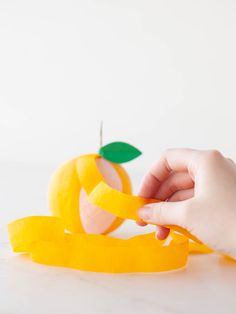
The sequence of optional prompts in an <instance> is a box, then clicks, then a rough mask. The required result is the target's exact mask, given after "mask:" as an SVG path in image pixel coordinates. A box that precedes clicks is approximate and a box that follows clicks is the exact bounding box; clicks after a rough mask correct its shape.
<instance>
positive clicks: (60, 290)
mask: <svg viewBox="0 0 236 314" xmlns="http://www.w3.org/2000/svg"><path fill="white" fill-rule="evenodd" d="M50 172H51V167H50V166H47V167H46V166H44V165H42V166H37V167H36V166H34V165H31V166H29V165H28V166H26V165H17V164H14V165H12V164H2V165H0V191H1V192H0V207H1V216H2V218H1V224H0V239H1V241H0V313H1V314H9V313H14V314H15V313H17V314H21V313H24V314H25V313H27V314H28V313H30V314H31V313H32V314H38V313H39V314H41V313H43V314H47V313H50V314H51V313H57V314H58V313H76V314H77V313H81V314H87V313H88V314H90V313H104V314H107V313H147V314H149V313H186V314H189V313H236V291H235V287H236V263H234V262H232V261H229V260H226V259H225V258H223V257H221V256H219V255H217V254H209V255H192V256H190V257H189V261H188V265H187V267H186V268H184V269H181V270H178V271H172V272H166V273H155V274H154V273H148V274H143V273H142V274H122V275H121V274H101V273H91V272H81V271H78V270H71V269H65V268H59V267H48V266H44V265H39V264H35V263H33V262H31V261H30V260H29V258H28V257H27V256H25V255H17V254H13V253H12V252H11V250H10V247H9V244H8V240H7V236H6V224H7V222H9V221H11V220H12V219H16V218H20V217H23V216H27V215H32V214H41V215H46V214H48V210H47V208H46V197H45V193H46V186H47V181H48V176H49V173H50ZM141 229H142V228H138V227H136V226H135V225H134V224H133V223H131V222H127V223H126V224H125V225H124V226H123V227H121V228H120V230H118V231H116V235H120V236H122V237H124V236H127V235H129V234H130V235H131V234H135V233H138V232H140V230H141ZM142 230H144V232H146V231H147V230H145V229H142Z"/></svg>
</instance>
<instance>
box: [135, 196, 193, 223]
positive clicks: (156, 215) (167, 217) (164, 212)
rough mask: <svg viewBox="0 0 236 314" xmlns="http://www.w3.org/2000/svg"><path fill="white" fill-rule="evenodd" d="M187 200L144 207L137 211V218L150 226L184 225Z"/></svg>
mask: <svg viewBox="0 0 236 314" xmlns="http://www.w3.org/2000/svg"><path fill="white" fill-rule="evenodd" d="M187 207H188V200H186V201H180V202H159V203H153V204H148V205H145V206H144V207H142V208H140V209H139V210H138V215H139V217H140V218H141V219H142V220H143V221H145V222H147V223H150V224H154V225H155V224H157V225H179V226H183V225H185V217H186V211H187Z"/></svg>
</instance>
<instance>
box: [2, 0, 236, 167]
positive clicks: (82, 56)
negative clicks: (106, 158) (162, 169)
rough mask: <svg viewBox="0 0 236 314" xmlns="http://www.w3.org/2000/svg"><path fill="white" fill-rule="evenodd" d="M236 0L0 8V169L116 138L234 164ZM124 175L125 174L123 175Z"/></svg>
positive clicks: (6, 3)
mask: <svg viewBox="0 0 236 314" xmlns="http://www.w3.org/2000/svg"><path fill="white" fill-rule="evenodd" d="M235 33H236V2H235V1H232V0H218V1H216V0H211V1H210V0H208V1H206V0H199V1H189V0H186V1H183V0H181V1H176V0H169V1H164V0H163V1H160V0H159V1H157V0H153V1H151V0H145V1H144V0H142V1H141V0H119V1H108V0H100V1H98V0H93V1H88V0H86V1H78V0H76V1H71V0H67V1H54V0H45V1H43V0H42V1H25V0H21V1H17V0H16V1H13V0H0V45H1V47H0V109H1V110H0V161H8V162H12V161H13V162H18V161H19V162H42V163H43V162H48V163H49V162H50V163H52V162H53V164H57V163H59V162H61V161H63V160H66V159H67V158H70V157H71V156H74V155H77V154H82V153H87V152H94V151H96V150H97V147H98V142H99V139H98V129H99V123H100V120H101V119H103V121H104V125H105V126H104V142H105V143H108V142H110V141H114V140H124V141H128V142H130V143H131V144H133V145H135V146H137V147H138V148H140V149H141V150H142V151H143V152H144V153H145V154H144V155H143V157H142V159H139V161H138V160H137V161H135V162H133V165H134V167H138V168H140V169H141V168H142V169H146V168H148V167H149V165H150V163H152V162H153V161H154V160H155V159H156V158H158V156H159V154H160V153H161V151H162V150H163V149H165V148H167V147H176V146H189V147H196V148H218V149H220V150H222V151H223V152H224V153H225V154H226V155H230V156H231V157H233V158H234V157H236V144H235V134H236V123H235V120H236V119H235V114H236V109H235V108H236V107H235V106H236V92H235V86H236V75H235V73H236V41H235ZM130 167H132V166H130Z"/></svg>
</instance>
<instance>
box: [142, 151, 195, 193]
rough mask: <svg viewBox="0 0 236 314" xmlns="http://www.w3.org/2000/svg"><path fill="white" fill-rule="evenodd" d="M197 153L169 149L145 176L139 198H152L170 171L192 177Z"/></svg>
mask: <svg viewBox="0 0 236 314" xmlns="http://www.w3.org/2000/svg"><path fill="white" fill-rule="evenodd" d="M197 153H198V151H196V150H193V149H170V150H167V151H166V152H164V154H163V155H162V157H161V159H160V160H159V161H158V162H157V163H156V164H154V166H153V167H152V168H151V170H150V171H149V173H148V174H147V175H146V176H145V178H144V180H143V182H142V185H141V189H140V193H139V194H140V196H142V197H154V195H155V194H156V192H157V191H158V189H159V187H160V186H161V184H162V182H163V181H165V180H166V179H167V177H168V176H169V175H170V173H171V172H172V171H178V172H189V174H190V176H192V175H193V174H194V172H195V163H194V160H195V157H196V155H197Z"/></svg>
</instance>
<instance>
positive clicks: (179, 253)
mask: <svg viewBox="0 0 236 314" xmlns="http://www.w3.org/2000/svg"><path fill="white" fill-rule="evenodd" d="M98 157H100V156H99V155H96V154H94V155H85V156H81V157H79V158H76V159H73V160H71V161H69V162H68V163H67V164H65V165H63V166H62V167H61V168H60V169H59V171H57V172H56V173H55V174H54V176H53V178H52V180H51V183H50V188H49V204H50V208H51V211H52V213H53V215H54V217H50V216H30V217H26V218H22V219H19V220H16V221H13V222H12V223H10V224H9V225H8V232H9V238H10V242H11V246H12V249H13V251H14V252H24V253H29V254H30V256H31V258H32V260H33V261H35V262H38V263H41V264H45V265H53V266H64V267H69V268H75V269H80V270H88V271H97V272H114V273H126V272H159V271H167V270H173V269H178V268H181V267H184V266H185V265H186V262H187V257H188V254H189V251H191V249H190V250H189V240H188V238H187V237H186V236H184V235H181V234H176V233H175V232H171V241H170V243H169V244H168V245H166V242H165V241H158V240H156V239H155V237H154V234H153V233H150V234H144V235H139V236H135V237H132V238H129V239H126V240H124V239H118V238H113V237H110V236H107V235H98V234H96V235H94V234H86V233H85V232H84V229H83V226H82V223H81V220H80V213H79V202H78V198H79V193H80V190H81V188H82V187H83V188H84V190H85V191H86V193H87V194H88V198H89V200H90V202H91V203H93V204H95V205H96V206H98V207H100V208H102V209H104V210H106V211H108V212H110V213H112V214H114V215H115V216H117V219H116V220H115V221H114V222H113V224H112V225H111V226H110V227H109V229H107V230H106V232H105V233H108V232H110V231H112V230H114V229H115V228H117V227H118V226H119V225H120V223H122V221H123V220H124V219H134V220H136V219H138V216H137V210H138V208H140V207H142V206H143V205H145V204H148V203H152V202H156V201H157V200H153V199H144V198H141V197H139V196H132V195H130V194H131V185H130V181H129V178H128V175H127V173H126V172H125V171H124V169H123V168H122V167H121V166H119V165H113V166H114V167H115V169H116V171H117V172H118V173H119V175H120V178H121V180H122V184H123V189H122V192H119V191H117V190H114V189H112V188H111V187H109V186H108V185H107V184H106V182H105V180H104V178H103V177H102V175H101V173H100V172H99V170H98V168H97V166H96V158H98ZM171 227H172V229H174V228H175V226H171ZM67 230H69V231H70V233H68V232H67ZM178 231H179V230H178ZM180 231H181V232H182V233H184V232H186V231H185V230H184V229H181V230H180ZM187 235H188V234H187ZM192 250H193V251H194V252H199V253H201V252H205V253H206V252H207V248H206V247H205V246H204V245H202V244H199V243H195V246H192Z"/></svg>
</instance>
